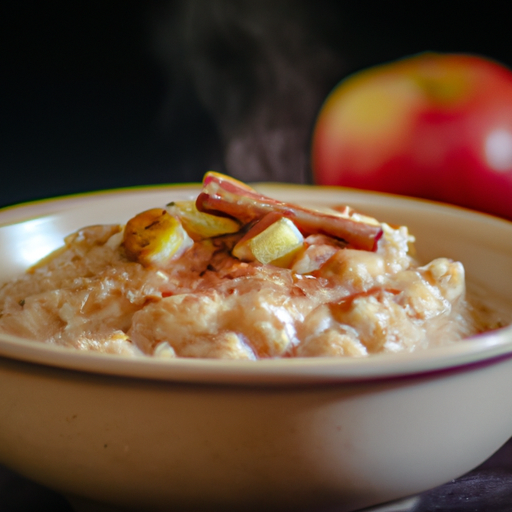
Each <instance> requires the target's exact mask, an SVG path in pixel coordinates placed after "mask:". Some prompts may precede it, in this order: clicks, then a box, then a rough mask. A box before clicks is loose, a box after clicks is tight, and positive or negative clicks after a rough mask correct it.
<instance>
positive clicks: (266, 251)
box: [232, 212, 304, 268]
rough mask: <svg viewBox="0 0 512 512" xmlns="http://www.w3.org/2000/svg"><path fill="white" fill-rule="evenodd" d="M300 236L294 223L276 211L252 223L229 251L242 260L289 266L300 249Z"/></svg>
mask: <svg viewBox="0 0 512 512" xmlns="http://www.w3.org/2000/svg"><path fill="white" fill-rule="evenodd" d="M303 245H304V238H303V236H302V234H301V232H300V231H299V230H298V229H297V227H296V226H295V224H294V223H293V222H292V221H291V220H290V219H287V218H286V217H283V216H281V215H280V214H278V213H276V212H271V213H269V214H267V215H266V216H265V217H263V219H261V220H260V221H259V222H258V223H256V224H255V225H254V226H253V227H252V228H251V229H250V230H249V231H248V232H247V233H246V234H245V236H244V237H243V238H242V239H240V241H239V242H238V243H237V244H236V245H235V247H234V248H233V251H232V254H233V256H235V257H237V258H238V259H240V260H243V261H255V260H256V261H259V262H260V263H263V264H264V265H266V264H271V265H275V266H278V267H283V268H289V266H290V265H291V263H292V262H293V260H294V258H295V256H296V255H297V253H298V252H299V251H300V250H301V249H302V248H303Z"/></svg>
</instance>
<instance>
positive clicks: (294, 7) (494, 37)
mask: <svg viewBox="0 0 512 512" xmlns="http://www.w3.org/2000/svg"><path fill="white" fill-rule="evenodd" d="M6 4H7V5H6ZM2 5H3V6H2V7H0V173H1V177H2V185H1V186H0V206H4V205H9V204H13V203H17V202H21V201H27V200H32V199H37V198H43V197H49V196H55V195H61V194H71V193H78V192H82V191H90V190H98V189H105V188H113V187H127V186H136V185H140V184H157V183H168V182H193V181H199V180H200V179H201V177H202V175H203V174H204V172H206V171H207V170H208V169H210V168H214V169H216V170H219V171H223V172H228V173H230V174H233V175H236V176H238V177H241V178H245V179H247V180H252V181H254V180H257V179H265V180H267V179H270V180H279V181H299V182H301V181H308V180H309V179H310V178H309V174H308V168H307V159H308V154H307V152H308V142H309V136H310V132H311V128H312V123H313V121H314V115H315V114H316V112H317V110H318V108H319V107H320V105H321V102H322V100H323V99H324V98H325V95H326V94H327V93H328V92H329V91H330V90H331V89H332V87H333V86H334V85H335V84H336V83H337V82H338V81H339V80H340V79H342V78H343V77H344V76H346V75H347V74H349V73H351V72H353V71H357V70H359V69H362V68H364V67H366V66H370V65H373V64H378V63H382V62H386V61H388V60H392V59H395V58H399V57H402V56H405V55H409V54H412V53H416V52H420V51H425V50H435V51H462V52H471V53H477V54H481V55H486V56H489V57H492V58H494V59H497V60H499V61H501V62H503V63H505V64H507V65H512V45H511V44H510V42H511V38H510V23H509V17H508V13H507V11H506V10H505V6H506V3H503V4H502V5H503V8H502V9H503V10H501V11H500V10H499V9H496V7H495V6H493V5H492V3H491V5H488V4H484V3H483V2H478V3H474V4H473V3H468V2H460V3H455V2H452V3H450V2H444V3H443V4H441V3H439V4H436V3H432V2H429V3H421V4H420V3H416V2H410V3H409V4H408V7H404V5H405V4H402V3H394V2H368V1H364V0H363V1H357V2H356V1H351V2H344V1H321V0H318V1H315V2H310V1H299V0H296V1H294V2H290V1H288V0H274V1H271V2H270V1H266V0H260V1H258V2H251V1H246V0H233V1H227V0H188V1H181V0H179V1H151V0H148V1H139V2H134V1H130V0H126V1H109V0H105V1H95V0H90V1H87V2H82V1H74V2H70V1H62V2H55V1H40V2H37V1H33V2H24V1H17V2H8V3H6V2H4V3H3V4H2ZM262 48H263V49H262ZM274 56H276V57H275V61H274V62H272V59H274ZM285 73H288V77H284V75H285ZM294 73H295V76H294ZM283 83H284V84H285V86H283V87H281V85H282V84H283ZM280 84H281V85H280ZM300 87H302V89H300ZM307 87H309V89H310V90H312V92H310V93H309V92H307V91H306V90H305V89H306V88H307ZM275 91H277V92H275ZM290 91H291V93H290ZM294 94H295V96H294ZM267 107H268V110H270V111H271V112H272V113H271V114H269V115H267V116H266V117H265V116H263V117H262V116H261V115H260V114H261V112H262V111H264V110H265V108H267ZM258 116H259V117H258ZM282 126H288V127H289V126H292V129H291V130H292V131H290V130H288V131H286V129H283V130H282V131H281V132H279V133H280V135H279V137H280V139H279V140H280V141H282V140H284V143H283V144H284V145H285V146H286V147H285V149H282V148H281V146H279V148H278V149H277V150H276V152H279V157H275V158H274V157H273V156H272V155H270V156H269V155H267V154H265V151H267V152H268V148H269V147H271V146H272V140H270V139H271V137H270V139H267V138H265V137H266V135H265V133H267V132H268V133H270V132H271V130H272V129H275V128H276V127H277V128H278V129H281V127H282ZM293 130H295V132H293ZM274 131H275V130H274ZM292 132H293V133H292ZM272 133H273V132H272ZM240 134H244V137H245V140H244V142H243V143H240V144H238V146H236V147H237V148H238V153H237V154H236V156H235V157H233V156H232V153H233V151H232V147H231V148H230V143H231V142H232V141H233V140H235V139H236V137H237V136H238V137H240V136H241V135H240ZM251 137H253V138H252V139H251ZM267 140H270V143H268V144H267V143H266V141H267ZM235 142H236V140H235ZM234 145H235V144H233V146H234ZM265 146H266V147H265ZM272 147H273V146H272ZM230 152H231V153H230ZM230 155H231V156H230ZM272 158H274V160H275V161H272ZM279 159H280V160H279Z"/></svg>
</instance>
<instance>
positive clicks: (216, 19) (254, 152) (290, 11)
mask: <svg viewBox="0 0 512 512" xmlns="http://www.w3.org/2000/svg"><path fill="white" fill-rule="evenodd" d="M306 5H309V4H306ZM311 9H312V7H306V6H305V4H302V3H301V2H294V1H292V0H274V1H268V0H263V1H262V0H259V1H258V2H255V1H252V0H232V1H230V0H208V1H206V2H205V1H202V0H182V1H179V2H177V3H173V4H169V6H168V7H167V9H164V10H163V11H162V12H160V13H159V15H158V17H157V18H158V24H157V32H156V37H155V48H156V52H157V55H158V57H159V60H160V62H161V63H162V64H163V65H164V66H165V68H166V69H168V71H169V79H170V80H169V81H170V83H171V84H172V87H173V88H174V89H173V90H174V94H175V95H176V94H177V92H176V91H181V93H186V90H187V88H189V87H190V88H191V89H192V91H193V92H194V94H195V95H196V96H197V98H198V99H199V101H200V102H201V103H202V104H203V105H204V107H205V108H206V109H207V111H208V112H209V113H210V115H211V117H212V119H213V120H214V123H215V125H216V128H217V130H218V133H219V136H220V139H221V144H222V158H223V166H224V168H225V169H224V171H225V172H227V173H229V174H231V175H232V176H235V177H237V178H239V179H242V180H245V181H281V182H296V183H304V182H308V181H310V169H309V144H310V138H311V131H312V127H313V124H314V121H315V117H316V114H317V112H318V110H319V108H320V106H321V104H322V102H323V100H324V99H325V96H326V95H327V93H328V92H329V90H330V89H331V88H332V86H333V83H335V78H336V77H338V76H340V75H341V74H342V72H343V67H344V66H343V63H342V61H341V59H340V57H339V55H337V54H336V53H335V52H333V51H332V50H331V49H329V47H328V45H326V44H325V42H324V40H323V36H322V33H321V31H320V30H318V27H317V26H316V25H315V24H314V23H312V19H313V17H312V13H311V12H310V11H311ZM189 93H190V92H189ZM173 102H174V103H173ZM175 102H176V96H174V99H173V97H172V96H171V99H170V106H169V108H170V109H171V108H173V107H176V104H175ZM198 150H200V148H198Z"/></svg>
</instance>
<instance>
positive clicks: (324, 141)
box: [312, 53, 512, 219]
mask: <svg viewBox="0 0 512 512" xmlns="http://www.w3.org/2000/svg"><path fill="white" fill-rule="evenodd" d="M312 168H313V176H314V180H315V182H316V183H318V184H322V185H343V186H348V187H355V188H363V189H371V190H379V191H385V192H392V193H397V194H405V195H410V196H417V197H424V198H429V199H435V200H439V201H444V202H448V203H453V204H458V205H462V206H466V207H469V208H473V209H477V210H481V211H485V212H488V213H492V214H496V215H500V216H503V217H507V218H509V219H512V72H511V71H510V70H509V69H508V68H506V67H504V66H503V65H501V64H498V63H497V62H494V61H491V60H489V59H486V58H483V57H478V56H474V55H464V54H438V53H423V54H419V55H416V56H413V57H409V58H405V59H402V60H399V61H396V62H393V63H390V64H385V65H381V66H377V67H374V68H371V69H368V70H365V71H362V72H359V73H356V74H354V75H352V76H349V77H348V78H346V79H345V80H343V81H342V82H341V83H340V84H339V85H338V86H337V87H336V88H335V89H334V90H333V91H332V93H331V94H330V95H329V97H328V98H327V100H326V101H325V103H324V105H323V106H322V108H321V110H320V113H319V116H318V119H317V121H316V125H315V129H314V134H313V144H312Z"/></svg>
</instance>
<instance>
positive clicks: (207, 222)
mask: <svg viewBox="0 0 512 512" xmlns="http://www.w3.org/2000/svg"><path fill="white" fill-rule="evenodd" d="M167 211H168V212H169V213H170V214H171V215H174V216H176V217H178V218H179V219H180V221H181V224H182V225H183V227H184V229H185V231H186V232H187V233H188V234H189V235H190V236H191V237H192V238H193V239H194V240H201V239H204V238H213V237H215V236H220V235H226V234H230V233H236V232H237V231H239V230H240V223H239V222H238V221H236V220H234V219H231V218H229V217H219V216H218V215H211V214H209V213H204V212H200V211H199V210H198V209H197V208H196V203H195V201H192V200H191V201H175V202H172V203H169V204H168V205H167Z"/></svg>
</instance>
